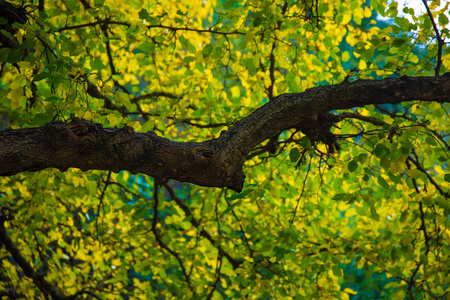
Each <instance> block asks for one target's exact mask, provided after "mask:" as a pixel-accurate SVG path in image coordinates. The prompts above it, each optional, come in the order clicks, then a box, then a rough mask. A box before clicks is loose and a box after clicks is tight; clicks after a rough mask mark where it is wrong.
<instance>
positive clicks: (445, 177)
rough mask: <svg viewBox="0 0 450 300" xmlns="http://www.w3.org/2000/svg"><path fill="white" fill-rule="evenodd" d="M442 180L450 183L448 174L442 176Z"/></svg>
mask: <svg viewBox="0 0 450 300" xmlns="http://www.w3.org/2000/svg"><path fill="white" fill-rule="evenodd" d="M444 180H445V181H447V182H450V173H447V174H445V175H444Z"/></svg>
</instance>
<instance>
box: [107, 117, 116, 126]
mask: <svg viewBox="0 0 450 300" xmlns="http://www.w3.org/2000/svg"><path fill="white" fill-rule="evenodd" d="M107 118H108V121H109V123H111V125H112V126H116V125H117V123H118V120H117V117H116V116H115V115H114V114H109V115H108V116H107Z"/></svg>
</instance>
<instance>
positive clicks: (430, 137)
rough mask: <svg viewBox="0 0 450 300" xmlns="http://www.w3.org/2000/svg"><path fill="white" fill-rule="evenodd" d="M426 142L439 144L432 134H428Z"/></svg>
mask: <svg viewBox="0 0 450 300" xmlns="http://www.w3.org/2000/svg"><path fill="white" fill-rule="evenodd" d="M426 142H427V143H428V145H430V146H437V143H436V140H435V139H434V137H432V136H427V138H426Z"/></svg>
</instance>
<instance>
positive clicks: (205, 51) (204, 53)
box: [202, 44, 213, 57]
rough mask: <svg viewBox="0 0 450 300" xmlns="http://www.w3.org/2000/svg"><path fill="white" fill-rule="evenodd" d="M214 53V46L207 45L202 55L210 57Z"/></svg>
mask: <svg viewBox="0 0 450 300" xmlns="http://www.w3.org/2000/svg"><path fill="white" fill-rule="evenodd" d="M212 51H213V46H212V45H211V44H208V45H206V46H205V47H203V50H202V54H203V56H204V57H207V56H210V55H211V53H212Z"/></svg>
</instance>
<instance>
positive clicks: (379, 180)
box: [377, 175, 389, 189]
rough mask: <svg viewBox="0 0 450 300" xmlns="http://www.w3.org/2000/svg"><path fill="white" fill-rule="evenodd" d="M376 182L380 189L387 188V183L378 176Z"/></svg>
mask: <svg viewBox="0 0 450 300" xmlns="http://www.w3.org/2000/svg"><path fill="white" fill-rule="evenodd" d="M377 180H378V184H379V185H381V186H382V187H384V188H385V189H388V188H389V183H387V181H386V180H385V179H384V178H383V177H382V176H381V175H380V176H378V178H377Z"/></svg>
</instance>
